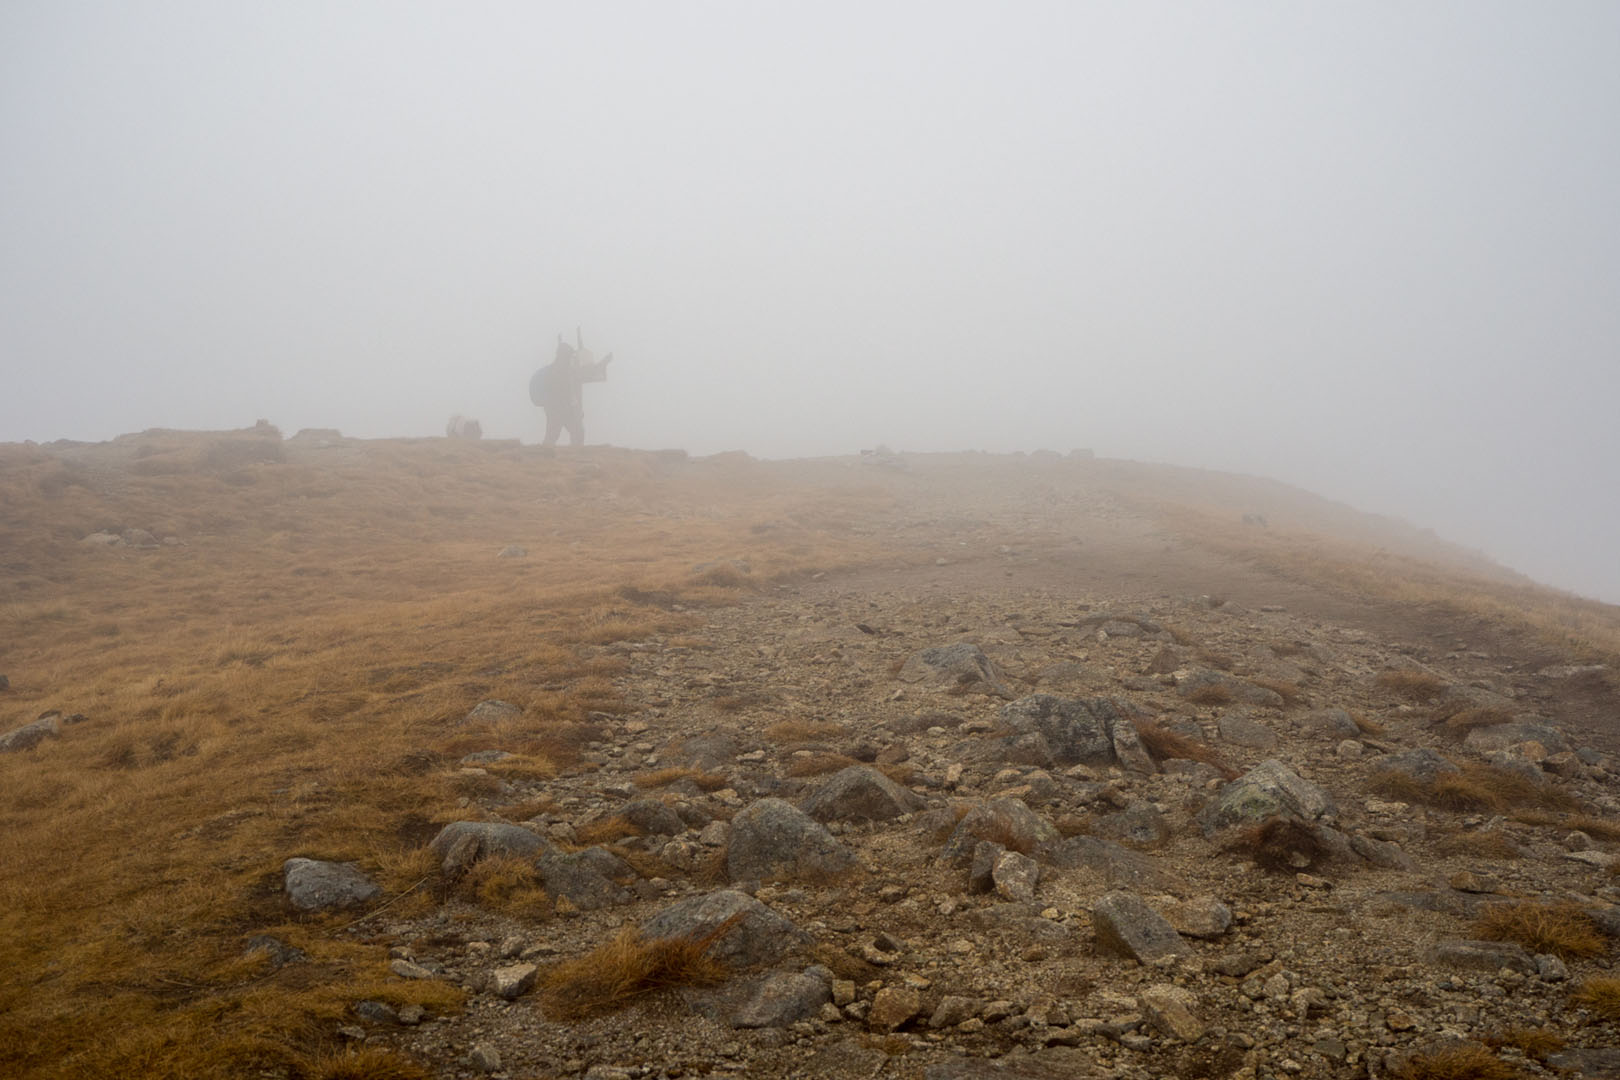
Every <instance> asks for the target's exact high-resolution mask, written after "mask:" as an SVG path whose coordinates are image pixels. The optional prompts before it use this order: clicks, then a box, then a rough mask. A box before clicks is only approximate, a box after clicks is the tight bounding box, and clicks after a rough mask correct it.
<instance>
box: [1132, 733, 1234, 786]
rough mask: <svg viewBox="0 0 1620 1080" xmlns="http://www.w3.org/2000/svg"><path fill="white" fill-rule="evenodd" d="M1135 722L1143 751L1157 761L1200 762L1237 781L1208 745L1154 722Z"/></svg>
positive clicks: (1227, 766)
mask: <svg viewBox="0 0 1620 1080" xmlns="http://www.w3.org/2000/svg"><path fill="white" fill-rule="evenodd" d="M1132 722H1133V723H1134V724H1135V725H1136V734H1137V737H1138V738H1140V739H1141V740H1142V748H1143V749H1145V750H1146V751H1147V752H1148V756H1149V757H1151V758H1152V759H1153V760H1154V761H1159V762H1163V761H1170V760H1181V761H1201V762H1203V763H1204V764H1205V765H1210V766H1212V767H1214V768H1215V769H1217V770H1218V771H1219V772H1220V774H1221V775H1222V776H1224V777H1225V778H1226V779H1228V780H1233V779H1236V778H1237V776H1238V772H1237V770H1236V769H1234V768H1232V766H1230V765H1228V764H1227V763H1226V761H1225V760H1224V759H1223V758H1222V757H1221V755H1220V753H1219V752H1218V751H1217V750H1216V749H1215V748H1214V747H1213V746H1211V745H1209V743H1207V742H1204V741H1203V740H1201V739H1192V738H1188V737H1187V736H1185V735H1179V734H1177V733H1176V732H1174V731H1171V730H1170V729H1169V728H1166V727H1163V726H1161V725H1160V724H1159V723H1158V722H1157V721H1155V720H1135V721H1132Z"/></svg>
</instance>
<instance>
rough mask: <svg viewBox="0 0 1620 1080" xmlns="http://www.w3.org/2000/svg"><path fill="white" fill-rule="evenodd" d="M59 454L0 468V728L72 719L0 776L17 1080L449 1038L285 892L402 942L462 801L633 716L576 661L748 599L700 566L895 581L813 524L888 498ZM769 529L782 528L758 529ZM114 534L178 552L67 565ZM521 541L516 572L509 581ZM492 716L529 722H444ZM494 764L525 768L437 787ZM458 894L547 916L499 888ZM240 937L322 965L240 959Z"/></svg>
mask: <svg viewBox="0 0 1620 1080" xmlns="http://www.w3.org/2000/svg"><path fill="white" fill-rule="evenodd" d="M74 452H75V453H79V454H81V455H88V456H90V457H92V458H94V457H95V456H96V455H99V456H100V459H99V460H95V461H92V462H91V466H93V467H91V466H81V465H79V464H76V463H74V462H73V461H70V460H65V459H63V458H61V457H60V456H59V455H58V452H55V451H52V450H49V449H46V448H39V447H18V446H10V445H0V505H3V506H4V507H5V512H4V513H3V514H0V551H4V552H5V559H6V564H7V567H6V573H5V574H3V575H0V670H3V671H5V672H6V673H7V674H8V675H9V676H10V677H11V681H12V687H11V689H10V691H8V693H7V694H6V695H5V698H4V701H3V702H0V710H3V711H0V725H4V726H15V724H16V723H21V722H23V721H24V720H26V719H31V718H32V717H33V716H34V715H37V714H38V713H39V712H42V711H44V710H47V709H57V710H60V711H61V712H63V713H84V714H85V715H86V716H88V717H89V720H87V721H86V722H84V723H82V724H78V725H75V726H73V727H71V728H68V729H66V730H65V731H64V732H63V735H62V737H61V738H60V739H56V740H51V741H49V742H48V743H47V744H45V745H43V746H41V747H39V748H38V749H36V750H33V751H30V752H27V753H23V754H11V755H4V756H3V757H0V791H3V792H5V799H4V802H3V805H0V865H4V866H5V867H6V873H5V875H4V877H3V878H0V970H3V971H5V972H6V978H5V979H3V980H0V1074H4V1075H7V1076H19V1077H21V1076H27V1077H35V1078H39V1080H57V1078H67V1077H74V1078H77V1077H82V1076H87V1075H88V1076H143V1077H156V1078H164V1077H173V1078H179V1077H186V1078H201V1080H213V1078H223V1077H234V1076H239V1075H247V1074H252V1073H255V1072H258V1071H265V1070H269V1071H277V1070H281V1071H283V1072H290V1073H294V1074H306V1073H308V1072H309V1070H310V1069H311V1068H312V1066H311V1065H310V1062H312V1061H315V1060H316V1059H317V1058H318V1056H319V1053H320V1051H321V1050H322V1049H323V1048H324V1047H326V1046H327V1045H329V1043H330V1041H331V1039H332V1038H333V1036H334V1034H335V1031H336V1028H337V1027H338V1026H339V1025H340V1024H342V1023H345V1022H347V1009H348V1007H349V1005H350V1004H352V1002H354V1001H356V1000H360V999H363V998H368V997H369V998H376V999H378V1000H384V1001H389V1002H391V1003H394V1004H407V1003H411V1002H416V1003H420V1004H423V1005H424V1006H425V1007H427V1008H429V1009H430V1011H432V1012H446V1011H451V1010H454V1009H457V1008H459V1004H460V1001H461V997H462V995H461V992H460V991H459V990H457V989H455V988H454V987H451V986H449V985H447V984H445V983H442V982H440V981H437V980H427V981H424V982H420V983H417V982H406V981H403V980H398V979H391V978H390V977H389V976H388V975H387V968H386V953H385V950H384V948H383V946H382V945H380V944H374V945H361V944H355V943H353V942H351V941H349V940H347V939H346V938H340V937H338V936H337V935H336V934H335V928H336V927H338V926H341V925H343V924H345V923H347V922H352V921H353V920H354V919H356V918H358V917H360V916H362V915H363V914H364V912H363V911H352V912H346V913H343V914H341V915H338V916H331V917H326V916H318V917H298V918H294V917H293V914H292V913H291V912H290V911H289V910H288V909H287V908H286V907H285V906H284V901H283V898H282V895H281V890H280V877H279V871H280V866H281V863H282V862H283V861H284V860H285V859H286V858H288V857H290V856H293V855H307V856H312V857H317V858H333V859H344V860H355V861H358V862H359V863H360V865H361V867H362V868H363V869H364V870H366V871H367V872H368V873H370V874H372V876H373V877H374V878H376V879H377V881H378V882H379V884H381V885H382V886H383V889H384V899H386V900H393V901H394V903H393V906H392V907H391V908H390V911H391V912H403V913H410V912H412V911H415V910H418V909H420V908H422V907H423V906H424V905H426V906H428V907H431V905H432V904H434V903H436V902H437V901H438V898H439V895H440V894H439V893H437V892H436V890H434V889H432V888H413V886H415V885H417V884H418V883H419V882H420V881H421V880H422V878H423V876H424V874H427V873H430V872H431V871H432V866H431V865H425V864H424V862H423V860H422V858H421V844H422V843H423V841H424V840H425V839H426V838H427V837H429V836H431V835H432V833H433V831H434V830H435V829H436V828H437V826H438V824H440V823H442V822H443V821H444V820H447V819H448V817H450V816H452V815H453V814H454V812H455V807H456V800H457V798H458V797H459V796H460V795H461V794H463V793H468V794H472V795H475V796H478V795H480V793H483V792H487V791H488V790H490V789H492V788H493V786H494V785H495V784H496V783H497V782H498V781H500V780H506V781H513V782H525V783H526V782H533V781H535V780H542V779H545V778H547V777H550V776H553V775H556V774H557V773H558V772H561V771H567V770H570V769H574V768H578V767H579V765H578V759H579V754H580V751H581V749H582V748H583V745H584V743H585V742H587V741H589V740H590V739H591V738H593V737H595V735H593V732H595V731H596V730H597V728H596V725H594V724H593V723H592V722H591V720H590V714H591V713H592V712H610V713H611V712H614V711H616V710H620V709H622V708H623V707H624V706H623V702H622V701H621V700H620V697H619V694H618V692H617V690H616V688H615V685H614V680H615V679H616V678H617V677H619V675H621V674H622V673H623V672H624V671H626V670H627V661H626V659H625V657H623V656H620V655H616V654H614V653H612V652H604V651H596V650H597V647H598V646H600V645H609V646H611V645H612V644H613V643H616V642H621V641H637V642H653V643H656V642H657V641H659V640H669V641H677V640H681V638H682V636H683V635H685V636H687V637H690V635H691V633H692V632H693V630H694V628H695V627H696V626H697V625H699V624H700V623H701V617H700V616H698V615H696V614H694V613H695V612H696V611H698V610H701V609H702V608H703V607H705V606H708V605H713V604H721V603H734V602H736V600H737V598H738V597H739V596H741V595H743V594H744V590H743V587H739V585H738V583H737V582H734V581H724V580H721V577H723V576H724V575H709V576H707V577H706V578H702V579H694V577H693V575H692V574H691V568H692V566H694V565H696V564H699V563H702V562H705V561H713V560H714V559H715V558H716V555H717V553H724V555H725V556H727V557H734V558H739V559H742V558H746V560H747V562H748V563H749V564H750V565H751V567H752V571H753V572H752V574H751V575H748V576H750V577H753V578H756V579H759V580H763V581H775V580H782V579H783V578H785V577H787V576H791V575H794V574H801V573H807V572H810V571H813V570H822V569H831V568H836V567H839V566H857V565H870V564H873V563H875V562H877V561H879V560H880V559H881V560H882V561H884V562H886V563H891V564H892V562H893V561H894V559H895V558H896V555H897V553H896V552H894V551H892V550H890V551H881V550H879V548H878V546H877V545H876V544H875V543H873V542H871V541H866V540H862V539H860V538H859V537H858V536H856V535H855V534H854V533H852V532H850V531H849V530H847V529H842V530H835V529H832V528H830V527H823V526H822V525H820V524H818V522H819V521H820V520H823V519H825V520H829V521H830V520H832V519H831V517H829V516H828V507H829V506H834V507H835V508H836V509H838V511H839V512H840V513H842V514H843V515H844V516H845V517H848V515H850V514H855V515H865V514H870V513H882V512H883V511H884V509H885V507H886V506H887V505H888V502H887V500H886V498H885V497H883V496H881V495H877V494H875V493H865V492H862V491H861V490H858V489H854V488H849V489H844V490H839V491H837V492H832V493H829V492H828V491H827V490H826V489H825V488H823V487H822V486H820V485H819V484H818V483H817V482H815V481H813V480H805V481H802V482H801V481H799V480H796V479H793V478H790V477H780V476H778V477H765V478H761V479H760V480H757V481H751V480H749V479H747V478H746V477H742V478H739V477H738V476H735V475H730V474H726V473H724V471H723V470H720V469H715V468H710V467H707V466H705V465H703V464H702V463H691V464H690V465H682V466H678V467H675V468H671V467H669V466H668V465H667V464H664V463H660V462H658V461H657V460H655V459H654V458H652V457H651V456H649V455H637V454H632V453H629V452H619V451H610V450H602V451H596V450H591V451H588V452H587V453H586V454H582V455H575V456H573V457H572V458H564V457H559V458H553V459H547V458H542V457H540V456H538V455H536V454H534V453H533V452H532V451H531V450H528V449H525V448H521V447H518V446H516V445H515V444H499V443H486V444H471V445H458V444H451V443H446V442H442V441H439V440H421V441H410V442H405V441H401V442H385V441H379V442H367V443H356V444H352V445H351V446H348V447H344V448H339V449H335V450H332V451H330V452H327V451H322V452H320V453H319V454H313V453H310V452H300V451H298V450H297V449H296V447H295V445H294V444H292V443H288V444H286V445H285V446H283V445H281V444H280V443H279V441H278V440H275V439H274V438H273V436H271V435H269V434H266V433H262V432H260V433H254V432H247V433H214V434H189V433H177V432H154V433H147V434H143V435H141V436H136V437H130V438H127V439H124V440H119V441H117V442H115V443H113V444H110V445H108V446H105V447H98V448H90V449H86V450H83V451H74ZM606 494H611V495H614V496H616V498H614V499H604V498H603V497H602V496H603V495H606ZM694 506H700V507H706V508H709V509H708V510H707V511H706V512H704V513H700V514H693V513H691V508H692V507H694ZM760 514H766V515H770V516H772V517H775V518H781V519H783V520H790V519H791V520H796V521H799V522H802V523H803V524H800V525H796V526H795V527H793V528H792V529H783V530H775V531H771V532H768V533H762V534H761V533H754V532H752V531H751V530H750V529H749V525H750V524H751V522H752V521H754V520H757V519H758V517H757V516H758V515H760ZM114 523H118V524H127V525H130V526H137V527H141V528H145V529H149V530H150V531H152V532H153V533H155V534H157V535H158V536H159V537H162V536H164V535H170V534H172V535H175V536H178V537H180V538H181V539H182V540H184V541H185V542H186V543H185V544H184V545H183V546H170V547H160V548H158V549H155V550H135V549H130V548H117V549H111V550H107V549H97V550H91V549H88V548H84V547H82V546H80V545H79V544H78V543H77V539H78V538H79V537H80V536H83V535H85V534H87V533H90V532H94V531H96V530H98V529H101V528H103V527H105V526H107V525H109V524H114ZM627 524H628V525H629V526H630V527H627ZM512 542H518V543H521V544H522V545H523V546H525V547H526V548H528V550H529V554H528V556H527V557H525V558H521V559H497V558H496V557H495V555H496V552H497V551H498V550H499V549H500V548H501V547H502V546H503V545H504V544H507V543H512ZM930 557H931V556H927V555H925V554H923V553H920V552H919V553H918V554H917V556H916V558H917V560H918V561H919V562H922V561H925V560H926V559H927V558H930ZM676 607H683V608H686V609H688V610H687V611H684V612H682V611H676V610H674V609H675V608H676ZM115 630H116V632H114V631H115ZM687 647H696V646H695V645H692V644H690V643H688V646H687ZM486 698H499V699H501V700H505V701H510V702H513V703H514V704H517V705H519V706H520V707H522V709H523V713H522V715H521V716H519V717H516V718H513V719H511V720H507V721H502V722H499V723H494V724H463V723H461V721H462V718H463V717H464V716H465V715H466V713H467V710H468V709H469V708H470V707H471V706H472V705H474V704H476V703H477V702H478V701H480V700H483V699H486ZM19 718H20V719H19ZM483 749H502V750H507V751H509V752H512V753H514V754H516V755H518V756H517V757H516V758H515V759H509V760H508V761H506V762H503V763H499V764H495V765H491V766H489V767H488V770H487V771H488V774H489V775H488V776H486V777H483V778H478V777H460V776H458V774H457V771H456V766H455V763H456V761H457V760H458V758H459V757H460V756H461V755H463V754H465V753H467V752H470V751H473V750H483ZM694 779H697V778H696V777H694ZM69 850H71V851H72V852H73V857H72V858H70V859H69V858H64V857H63V855H62V852H63V851H69ZM456 889H457V890H458V895H460V896H462V897H463V898H465V899H471V900H474V901H475V902H477V903H479V904H481V905H484V906H486V907H491V908H495V909H498V910H504V911H514V912H524V913H528V914H539V913H541V910H542V909H543V907H544V899H543V895H544V894H543V893H542V892H541V891H540V890H539V889H538V885H537V883H535V882H534V881H533V880H532V879H531V878H530V877H528V876H527V875H526V873H525V872H524V871H522V870H521V869H520V868H515V867H510V866H504V865H502V864H500V863H498V862H491V861H489V860H485V861H484V862H482V863H480V864H479V865H478V866H477V867H475V868H474V871H473V872H471V873H469V874H468V875H467V876H466V878H464V879H463V880H462V881H460V882H459V883H457V885H456ZM395 898H400V899H397V900H395ZM254 933H270V934H275V935H277V936H278V937H281V938H282V939H284V940H287V941H289V942H290V943H292V944H295V945H297V946H298V947H299V948H302V949H304V950H305V951H306V952H307V953H309V955H310V957H311V961H310V963H309V964H304V965H296V966H295V967H289V968H286V969H282V970H281V971H270V970H268V969H267V966H266V962H265V961H264V960H263V954H255V955H256V956H257V957H258V959H248V958H244V957H243V956H242V942H243V940H244V939H245V937H247V936H250V935H251V934H254ZM334 1067H336V1066H334ZM379 1067H380V1066H379Z"/></svg>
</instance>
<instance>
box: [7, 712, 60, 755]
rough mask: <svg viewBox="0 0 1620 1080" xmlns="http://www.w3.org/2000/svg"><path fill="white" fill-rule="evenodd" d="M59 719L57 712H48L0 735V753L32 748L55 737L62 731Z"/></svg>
mask: <svg viewBox="0 0 1620 1080" xmlns="http://www.w3.org/2000/svg"><path fill="white" fill-rule="evenodd" d="M60 719H61V716H60V714H59V713H54V712H48V713H46V714H45V715H44V716H41V717H40V718H39V719H38V720H35V721H34V722H33V723H31V724H24V725H23V726H22V727H20V728H14V729H12V730H11V731H8V732H6V733H5V734H4V735H0V754H12V753H16V752H17V751H19V750H32V749H33V748H34V747H36V746H38V745H39V744H40V743H42V742H44V741H45V740H46V739H54V738H57V737H58V736H59V735H60V734H61V733H62V728H61V724H60Z"/></svg>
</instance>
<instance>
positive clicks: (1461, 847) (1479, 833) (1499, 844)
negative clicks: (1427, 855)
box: [1431, 829, 1524, 862]
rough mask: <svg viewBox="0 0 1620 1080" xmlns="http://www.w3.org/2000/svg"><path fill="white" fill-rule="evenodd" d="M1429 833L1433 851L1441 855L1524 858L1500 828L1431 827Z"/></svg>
mask: <svg viewBox="0 0 1620 1080" xmlns="http://www.w3.org/2000/svg"><path fill="white" fill-rule="evenodd" d="M1431 835H1432V836H1434V837H1435V851H1436V852H1437V853H1438V854H1441V855H1452V856H1458V857H1466V858H1472V859H1495V860H1499V861H1503V862H1507V861H1511V860H1513V859H1522V858H1524V851H1523V849H1521V848H1520V847H1519V845H1518V844H1516V843H1514V842H1513V838H1512V837H1511V836H1508V835H1507V834H1506V833H1504V832H1503V831H1502V830H1500V829H1480V830H1472V831H1466V832H1465V831H1463V830H1461V829H1449V830H1447V829H1431Z"/></svg>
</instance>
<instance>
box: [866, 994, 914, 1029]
mask: <svg viewBox="0 0 1620 1080" xmlns="http://www.w3.org/2000/svg"><path fill="white" fill-rule="evenodd" d="M920 1011H922V999H921V997H920V996H919V995H918V993H917V991H916V990H914V989H912V988H911V987H909V986H885V987H884V988H883V989H881V990H879V991H878V992H877V993H876V994H874V995H873V997H872V1009H871V1011H870V1012H869V1013H867V1016H866V1022H867V1025H868V1026H869V1027H871V1028H872V1030H874V1031H881V1032H890V1031H893V1030H894V1029H895V1028H897V1027H899V1026H900V1025H901V1024H904V1023H905V1022H906V1021H907V1020H910V1019H911V1018H912V1017H914V1016H916V1015H917V1013H919V1012H920Z"/></svg>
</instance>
